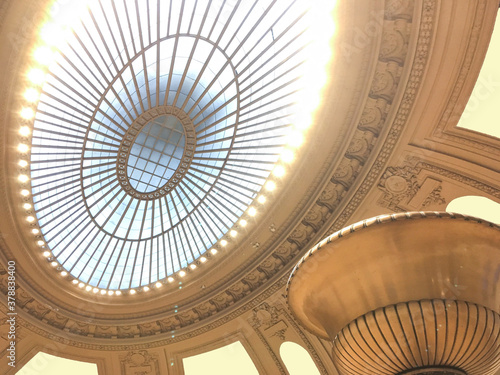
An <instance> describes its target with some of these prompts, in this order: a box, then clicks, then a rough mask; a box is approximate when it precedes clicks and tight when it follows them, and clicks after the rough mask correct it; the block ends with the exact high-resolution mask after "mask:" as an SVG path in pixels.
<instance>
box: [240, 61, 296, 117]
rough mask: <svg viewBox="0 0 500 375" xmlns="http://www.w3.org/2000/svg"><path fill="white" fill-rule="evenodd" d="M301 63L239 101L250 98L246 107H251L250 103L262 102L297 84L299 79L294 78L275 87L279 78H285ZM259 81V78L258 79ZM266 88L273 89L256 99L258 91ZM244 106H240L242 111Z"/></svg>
mask: <svg viewBox="0 0 500 375" xmlns="http://www.w3.org/2000/svg"><path fill="white" fill-rule="evenodd" d="M302 63H303V62H301V63H299V64H297V65H296V66H294V67H292V68H290V69H289V70H287V71H286V72H284V73H282V74H280V75H279V76H277V77H275V78H273V79H272V80H271V81H269V82H268V83H266V84H265V85H264V86H262V87H259V88H258V89H257V90H255V91H252V92H251V93H249V94H248V95H247V96H245V97H242V98H241V101H242V102H244V101H245V100H247V99H249V98H252V100H251V102H250V103H249V104H247V105H251V104H252V102H259V101H262V100H264V99H265V98H266V97H268V96H269V95H272V94H274V93H276V92H278V91H281V90H283V89H284V88H286V87H288V86H290V85H292V84H293V83H295V82H297V81H300V79H301V78H300V77H295V78H292V79H290V80H288V81H287V82H285V83H283V84H282V85H280V86H278V87H275V86H276V82H278V81H279V80H280V79H281V78H283V77H286V76H287V75H289V74H290V73H291V72H292V71H293V70H295V69H297V68H298V67H299V66H300V65H301V64H302ZM259 80H260V78H259ZM268 87H275V88H274V89H273V90H271V91H268V92H267V93H266V94H264V95H262V96H260V97H256V98H255V96H256V94H257V93H259V92H260V91H263V90H265V89H267V88H268ZM296 91H297V90H294V92H296ZM243 92H244V91H243V90H242V91H241V94H243ZM245 107H246V106H242V107H241V109H244V108H245Z"/></svg>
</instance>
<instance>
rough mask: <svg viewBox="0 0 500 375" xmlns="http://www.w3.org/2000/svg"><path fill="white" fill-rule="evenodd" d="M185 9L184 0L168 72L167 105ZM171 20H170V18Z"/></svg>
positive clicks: (165, 101) (164, 103) (165, 103)
mask: <svg viewBox="0 0 500 375" xmlns="http://www.w3.org/2000/svg"><path fill="white" fill-rule="evenodd" d="M170 6H171V7H172V0H170ZM170 10H171V9H170ZM183 10H184V0H182V4H181V10H180V13H179V14H180V18H179V22H178V24H177V33H176V36H175V40H174V50H173V52H172V61H171V62H170V70H169V73H168V80H167V88H166V90H165V99H164V102H163V105H167V103H168V95H169V93H170V86H171V84H172V76H173V73H174V65H175V57H176V55H177V46H178V44H179V34H180V30H181V23H182V16H183V13H184V12H183ZM169 22H170V20H169ZM169 30H170V29H169Z"/></svg>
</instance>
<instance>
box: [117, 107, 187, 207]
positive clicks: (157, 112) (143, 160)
mask: <svg viewBox="0 0 500 375" xmlns="http://www.w3.org/2000/svg"><path fill="white" fill-rule="evenodd" d="M175 127H177V128H178V129H176V128H175ZM145 128H146V129H147V130H148V132H145ZM181 130H182V131H181ZM148 143H150V145H148ZM195 147H196V133H195V129H194V125H193V122H192V121H191V119H190V118H189V116H188V115H187V114H186V113H184V112H183V111H182V110H180V109H179V108H176V107H169V106H166V107H157V108H153V109H150V110H149V111H146V112H145V113H143V114H142V115H141V116H140V117H139V118H138V119H137V120H136V121H135V122H134V123H133V124H132V125H131V126H130V128H129V129H128V130H127V132H126V133H125V136H124V137H123V140H122V142H121V144H120V148H119V151H118V157H117V161H116V168H117V171H116V173H117V175H118V180H119V181H120V184H121V186H122V188H123V190H124V191H125V192H126V193H127V194H129V195H131V196H132V197H134V198H137V199H156V198H160V197H163V196H164V195H165V194H167V193H169V192H170V191H172V189H174V188H175V187H176V186H177V184H178V183H179V182H180V180H181V179H182V178H183V177H184V175H185V174H186V172H187V171H188V169H189V167H190V165H191V162H192V160H193V157H194V152H195ZM138 164H139V165H138ZM146 167H148V168H149V171H147V170H145V168H146ZM135 174H137V175H138V176H137V177H136V178H134V175H135ZM144 175H145V177H143V176H144ZM142 178H144V179H145V183H141V179H142ZM131 179H132V182H131ZM138 179H139V180H138ZM146 179H147V181H146ZM145 184H146V185H145ZM141 185H142V186H143V187H142V189H141V188H139V186H141ZM148 189H149V190H152V191H147V190H148ZM145 190H146V191H145Z"/></svg>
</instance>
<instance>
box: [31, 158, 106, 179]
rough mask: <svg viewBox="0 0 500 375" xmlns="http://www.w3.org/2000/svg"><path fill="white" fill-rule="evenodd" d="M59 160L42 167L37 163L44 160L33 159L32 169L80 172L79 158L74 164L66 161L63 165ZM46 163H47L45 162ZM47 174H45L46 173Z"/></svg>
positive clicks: (36, 170) (38, 170) (37, 170)
mask: <svg viewBox="0 0 500 375" xmlns="http://www.w3.org/2000/svg"><path fill="white" fill-rule="evenodd" d="M59 162H60V160H57V161H55V162H54V163H52V164H53V165H52V166H50V165H48V166H46V167H40V166H37V164H40V163H43V162H39V161H35V160H32V161H31V170H32V171H33V172H42V171H48V170H52V169H54V170H56V171H62V172H64V173H66V172H71V171H76V172H79V171H80V163H79V160H78V162H77V163H74V164H68V163H64V165H63V166H61V165H59ZM56 163H57V164H56ZM44 164H45V163H44ZM46 164H50V163H46ZM109 164H114V163H113V162H111V163H109ZM44 176H45V175H44ZM38 179H39V177H36V178H33V177H32V178H31V180H32V181H36V180H38Z"/></svg>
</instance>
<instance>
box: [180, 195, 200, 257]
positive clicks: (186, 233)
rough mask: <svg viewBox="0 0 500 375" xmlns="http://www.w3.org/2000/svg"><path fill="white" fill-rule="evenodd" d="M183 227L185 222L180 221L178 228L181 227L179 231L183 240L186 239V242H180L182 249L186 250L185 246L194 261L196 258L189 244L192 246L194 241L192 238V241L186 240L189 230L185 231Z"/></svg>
mask: <svg viewBox="0 0 500 375" xmlns="http://www.w3.org/2000/svg"><path fill="white" fill-rule="evenodd" d="M181 202H182V201H181ZM185 225H186V220H182V221H181V224H180V227H181V229H182V232H183V233H184V238H185V239H187V241H183V242H182V245H183V247H184V249H185V248H186V244H187V248H188V249H189V253H190V254H191V257H192V259H193V260H194V259H196V258H197V256H195V255H194V252H193V248H192V246H191V244H192V243H194V242H193V241H194V238H193V241H189V240H188V238H189V235H188V233H190V231H189V230H186V228H185ZM184 253H185V251H184ZM186 260H187V259H186ZM188 263H189V262H188Z"/></svg>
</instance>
